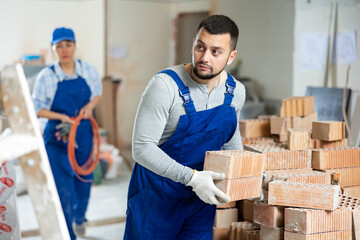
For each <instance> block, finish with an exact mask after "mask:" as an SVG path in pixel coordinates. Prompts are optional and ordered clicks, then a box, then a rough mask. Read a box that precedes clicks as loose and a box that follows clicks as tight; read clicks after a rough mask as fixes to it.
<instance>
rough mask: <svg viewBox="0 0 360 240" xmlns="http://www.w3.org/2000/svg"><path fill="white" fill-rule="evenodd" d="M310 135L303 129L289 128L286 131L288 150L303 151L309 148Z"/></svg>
mask: <svg viewBox="0 0 360 240" xmlns="http://www.w3.org/2000/svg"><path fill="white" fill-rule="evenodd" d="M310 138H311V133H310V131H309V130H307V129H304V128H289V129H288V130H287V147H288V148H289V149H290V150H305V149H308V148H309V141H310Z"/></svg>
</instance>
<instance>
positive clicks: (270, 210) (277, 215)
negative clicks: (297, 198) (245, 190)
mask: <svg viewBox="0 0 360 240" xmlns="http://www.w3.org/2000/svg"><path fill="white" fill-rule="evenodd" d="M254 222H256V223H259V224H261V225H266V226H269V227H283V226H284V207H282V206H271V205H268V204H265V203H262V202H259V201H255V203H254Z"/></svg>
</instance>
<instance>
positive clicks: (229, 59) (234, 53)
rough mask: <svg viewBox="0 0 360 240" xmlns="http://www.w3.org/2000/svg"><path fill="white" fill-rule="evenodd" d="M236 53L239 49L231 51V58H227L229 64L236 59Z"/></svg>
mask: <svg viewBox="0 0 360 240" xmlns="http://www.w3.org/2000/svg"><path fill="white" fill-rule="evenodd" d="M236 54H237V51H236V50H234V51H232V52H231V53H230V56H229V58H228V60H227V63H226V64H227V65H228V66H229V65H230V64H231V63H232V62H233V61H234V59H235V57H236Z"/></svg>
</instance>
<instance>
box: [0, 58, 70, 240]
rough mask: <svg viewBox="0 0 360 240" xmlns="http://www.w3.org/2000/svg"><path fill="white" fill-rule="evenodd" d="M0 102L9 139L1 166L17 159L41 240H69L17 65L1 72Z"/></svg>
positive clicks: (2, 144) (0, 144)
mask: <svg viewBox="0 0 360 240" xmlns="http://www.w3.org/2000/svg"><path fill="white" fill-rule="evenodd" d="M0 98H1V99H0V101H1V100H2V104H3V108H4V110H5V113H6V115H7V117H8V120H9V123H10V127H11V129H12V135H10V136H8V137H6V138H4V139H2V140H0V164H2V163H3V162H5V161H7V160H12V159H15V158H19V161H20V165H21V167H22V169H23V172H24V176H25V178H26V182H27V189H28V193H29V196H30V199H31V201H32V204H33V206H34V210H35V214H36V217H37V220H38V223H39V230H40V235H41V237H42V239H44V240H68V239H70V236H69V233H68V230H67V226H66V222H65V217H64V214H63V211H62V207H61V204H60V199H59V196H58V193H57V189H56V186H55V181H54V178H53V175H52V171H51V168H50V164H49V160H48V157H47V154H46V150H45V145H44V141H43V138H42V135H41V132H40V127H39V124H38V122H37V117H36V114H35V110H34V106H33V103H32V101H31V97H30V91H29V88H28V84H27V82H26V79H25V75H24V71H23V68H22V66H21V65H20V64H17V65H9V66H6V67H4V68H3V69H2V70H1V75H0Z"/></svg>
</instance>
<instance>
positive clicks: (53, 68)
mask: <svg viewBox="0 0 360 240" xmlns="http://www.w3.org/2000/svg"><path fill="white" fill-rule="evenodd" d="M49 68H50V69H51V70H52V71H53V73H54V74H55V77H56V78H57V79H58V81H59V82H60V81H61V80H60V78H59V76H58V75H57V74H56V71H55V64H53V65H51V66H49Z"/></svg>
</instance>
